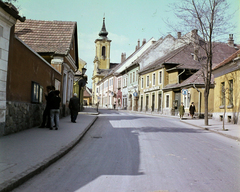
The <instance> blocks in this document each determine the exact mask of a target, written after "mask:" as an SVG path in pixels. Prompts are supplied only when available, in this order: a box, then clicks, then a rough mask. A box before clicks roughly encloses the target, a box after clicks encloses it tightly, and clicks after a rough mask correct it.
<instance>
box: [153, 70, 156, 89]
mask: <svg viewBox="0 0 240 192" xmlns="http://www.w3.org/2000/svg"><path fill="white" fill-rule="evenodd" d="M152 85H153V86H155V85H156V73H153V74H152Z"/></svg>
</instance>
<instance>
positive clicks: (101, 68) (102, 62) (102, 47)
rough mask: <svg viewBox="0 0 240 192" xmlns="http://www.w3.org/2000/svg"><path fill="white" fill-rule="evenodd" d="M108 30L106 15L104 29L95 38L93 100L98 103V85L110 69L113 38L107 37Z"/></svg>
mask: <svg viewBox="0 0 240 192" xmlns="http://www.w3.org/2000/svg"><path fill="white" fill-rule="evenodd" d="M107 35H108V32H107V30H106V26H105V17H104V18H103V25H102V29H101V31H100V32H99V37H98V38H97V39H96V40H95V48H96V51H95V58H94V61H93V63H94V69H93V77H92V95H93V98H92V101H93V104H96V103H97V98H96V91H97V90H96V85H97V83H98V82H99V81H101V79H102V78H103V77H104V76H105V75H106V71H108V70H109V69H110V44H111V40H110V39H108V37H107Z"/></svg>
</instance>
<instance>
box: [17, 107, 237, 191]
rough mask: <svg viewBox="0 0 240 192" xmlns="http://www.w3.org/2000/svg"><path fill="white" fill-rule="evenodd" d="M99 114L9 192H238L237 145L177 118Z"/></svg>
mask: <svg viewBox="0 0 240 192" xmlns="http://www.w3.org/2000/svg"><path fill="white" fill-rule="evenodd" d="M100 112H101V115H99V118H98V120H97V121H96V122H95V124H94V125H93V126H92V127H91V128H90V130H89V131H88V133H87V134H86V135H85V136H84V138H83V139H82V140H81V141H80V143H79V144H78V145H77V146H76V147H75V148H74V149H73V150H72V151H71V152H69V153H68V154H67V155H66V156H64V157H63V158H62V159H60V160H59V161H58V162H56V163H55V164H53V165H52V166H50V167H49V168H47V169H46V170H45V171H43V172H42V173H41V174H39V175H37V176H35V177H34V178H33V179H31V180H29V181H28V182H26V183H25V184H23V185H22V186H20V187H19V188H17V189H15V190H14V191H15V192H21V191H22V192H167V191H168V192H177V191H178V192H209V191H213V192H239V191H240V143H239V142H237V141H235V140H233V139H229V138H226V137H224V136H221V135H218V134H215V133H212V132H208V131H206V130H202V129H198V128H195V127H193V126H190V125H187V124H184V123H182V122H180V121H179V119H173V118H161V117H151V116H142V115H136V114H129V113H123V112H117V111H113V110H100ZM53 142H54V141H53ZM46 150H47V149H46Z"/></svg>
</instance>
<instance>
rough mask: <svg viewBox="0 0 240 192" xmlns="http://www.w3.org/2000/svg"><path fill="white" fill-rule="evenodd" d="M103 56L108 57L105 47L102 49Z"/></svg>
mask: <svg viewBox="0 0 240 192" xmlns="http://www.w3.org/2000/svg"><path fill="white" fill-rule="evenodd" d="M102 56H103V57H106V47H105V46H103V47H102Z"/></svg>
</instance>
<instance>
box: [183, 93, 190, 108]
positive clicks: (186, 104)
mask: <svg viewBox="0 0 240 192" xmlns="http://www.w3.org/2000/svg"><path fill="white" fill-rule="evenodd" d="M190 102H191V94H190V93H189V92H187V94H186V95H184V96H183V105H184V107H185V108H189V107H190Z"/></svg>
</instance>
